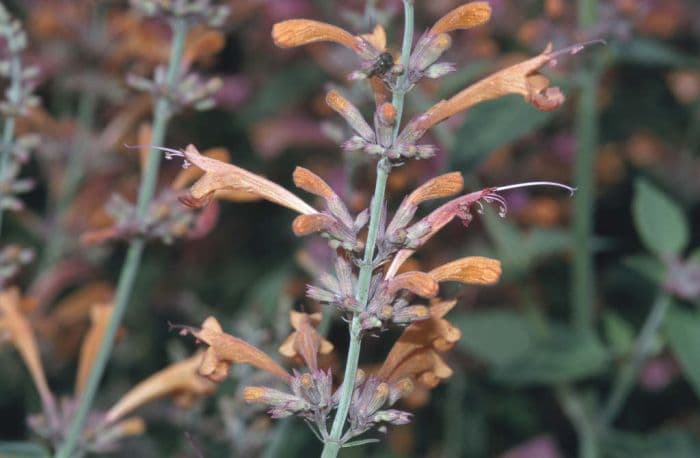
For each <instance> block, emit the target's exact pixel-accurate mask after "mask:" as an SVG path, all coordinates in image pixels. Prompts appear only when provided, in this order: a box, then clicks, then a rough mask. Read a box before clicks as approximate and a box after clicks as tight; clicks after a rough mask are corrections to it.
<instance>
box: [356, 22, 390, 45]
mask: <svg viewBox="0 0 700 458" xmlns="http://www.w3.org/2000/svg"><path fill="white" fill-rule="evenodd" d="M360 36H361V37H362V38H364V39H365V40H366V41H367V42H368V43H369V44H371V45H372V46H374V47H375V48H376V49H377V50H379V51H383V50H384V49H386V30H384V27H382V25H381V24H377V25H375V26H374V30H372V33H366V34H363V35H360Z"/></svg>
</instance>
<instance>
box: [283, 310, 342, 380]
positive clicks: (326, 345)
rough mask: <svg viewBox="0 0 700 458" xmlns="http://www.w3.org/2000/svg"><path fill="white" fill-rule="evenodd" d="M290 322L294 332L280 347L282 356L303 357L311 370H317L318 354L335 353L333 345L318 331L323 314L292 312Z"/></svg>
mask: <svg viewBox="0 0 700 458" xmlns="http://www.w3.org/2000/svg"><path fill="white" fill-rule="evenodd" d="M289 321H290V322H291V323H292V327H293V328H294V332H292V334H290V336H289V337H287V339H286V340H285V341H284V343H283V344H282V345H280V348H279V352H280V354H282V355H283V356H286V357H287V358H297V357H299V356H301V357H302V358H303V359H304V361H305V362H306V366H307V367H308V368H309V369H311V370H313V371H315V370H317V369H318V354H319V353H321V354H323V355H327V354H329V353H330V352H332V351H333V344H332V343H330V342H329V341H328V340H326V339H325V338H323V337H322V336H321V335H320V334H319V333H318V331H316V327H317V326H318V325H319V323H320V322H321V314H320V313H312V314H308V313H301V312H297V311H295V310H291V311H290V312H289Z"/></svg>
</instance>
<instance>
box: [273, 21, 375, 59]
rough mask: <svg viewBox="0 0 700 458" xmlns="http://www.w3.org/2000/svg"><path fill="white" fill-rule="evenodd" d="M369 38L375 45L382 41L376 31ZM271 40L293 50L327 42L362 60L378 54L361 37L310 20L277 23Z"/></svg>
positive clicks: (369, 43) (371, 45) (368, 42)
mask: <svg viewBox="0 0 700 458" xmlns="http://www.w3.org/2000/svg"><path fill="white" fill-rule="evenodd" d="M370 37H372V38H371V39H372V41H373V42H375V43H377V44H379V43H378V42H379V41H381V39H382V35H381V33H379V34H378V33H377V31H376V29H375V33H374V34H372V35H370ZM272 40H273V41H274V42H275V44H276V45H277V46H279V47H280V48H295V47H297V46H303V45H307V44H311V43H317V42H321V41H329V42H333V43H337V44H339V45H342V46H345V47H346V48H348V49H351V50H352V51H354V52H355V53H357V54H358V55H359V56H360V57H361V58H362V59H373V58H375V57H376V56H378V55H379V53H380V50H379V49H377V48H376V47H375V45H374V44H372V43H371V42H370V41H369V40H367V39H365V38H363V37H362V36H355V35H353V34H351V33H350V32H348V31H347V30H344V29H341V28H340V27H336V26H334V25H331V24H327V23H325V22H319V21H313V20H311V19H289V20H286V21H282V22H278V23H277V24H275V25H274V26H273V27H272ZM384 40H386V37H384Z"/></svg>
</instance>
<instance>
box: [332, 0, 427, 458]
mask: <svg viewBox="0 0 700 458" xmlns="http://www.w3.org/2000/svg"><path fill="white" fill-rule="evenodd" d="M403 6H404V16H405V21H404V34H403V45H402V47H401V62H402V63H404V64H406V63H407V62H408V59H409V56H410V54H411V43H412V41H413V0H404V2H403ZM407 73H408V72H407V71H404V73H403V74H402V75H401V76H400V77H399V78H398V80H397V82H396V85H397V88H398V90H397V91H395V92H394V95H393V98H392V104H393V105H394V107H395V108H396V130H395V131H394V140H396V136H397V134H398V129H399V126H400V124H401V117H402V114H403V99H404V95H405V94H406V91H405V85H406V76H407ZM390 170H391V163H390V162H389V160H388V159H387V158H383V159H381V160H380V161H379V162H378V163H377V180H376V182H375V186H374V195H373V196H372V203H371V205H370V219H369V228H368V231H367V241H366V242H365V253H364V257H363V259H362V265H361V267H360V273H359V275H358V279H357V290H356V291H355V299H357V302H358V304H359V305H360V307H365V306H366V305H367V299H368V296H369V285H370V280H371V279H372V272H373V271H374V266H373V260H374V250H375V246H376V243H377V235H378V234H379V221H380V219H381V213H382V208H383V207H384V193H385V191H386V182H387V179H388V178H389V172H390ZM361 345H362V323H361V321H360V314H359V313H355V314H354V315H353V317H352V322H351V323H350V346H349V348H348V356H347V360H346V362H345V374H344V376H343V385H342V387H341V394H340V401H339V402H338V410H337V411H336V414H335V418H334V419H333V426H332V427H331V433H330V436H329V438H328V440H327V441H326V443H325V444H324V447H323V453H322V454H321V457H322V458H335V457H336V456H337V455H338V452H339V451H340V448H341V446H342V444H341V437H342V435H343V428H344V426H345V420H346V419H347V416H348V411H349V410H350V402H351V401H352V394H353V390H354V388H355V377H356V375H357V365H358V362H359V360H360V347H361Z"/></svg>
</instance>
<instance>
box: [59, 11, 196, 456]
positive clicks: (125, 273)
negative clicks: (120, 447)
mask: <svg viewBox="0 0 700 458" xmlns="http://www.w3.org/2000/svg"><path fill="white" fill-rule="evenodd" d="M171 26H172V30H173V44H172V47H171V50H170V60H169V64H168V65H169V67H168V73H167V79H166V85H167V87H172V86H173V85H174V84H175V83H176V82H177V77H178V75H179V71H180V62H181V60H182V54H183V52H184V48H185V38H186V37H187V29H188V27H187V23H186V21H185V19H182V18H176V19H173V22H172V24H171ZM170 114H171V110H170V101H169V99H168V98H167V96H161V97H159V98H158V100H157V101H156V106H155V113H154V117H153V134H152V137H151V144H153V145H160V144H162V143H163V140H164V139H165V132H166V129H167V125H168V121H169V118H170ZM160 156H161V154H160V152H159V151H157V150H156V149H151V151H150V152H149V156H148V160H147V162H146V166H145V167H144V169H143V170H142V172H141V186H140V188H139V195H138V201H137V212H138V216H139V217H140V218H143V217H144V216H145V215H146V213H147V212H148V208H149V206H150V204H151V201H152V200H153V195H154V194H155V189H156V182H157V178H158V167H159V165H160ZM144 246H145V240H144V239H142V238H137V239H134V240H133V241H131V243H130V244H129V249H128V251H127V254H126V260H125V262H124V265H123V266H122V270H121V273H120V275H119V283H118V284H117V292H116V295H115V298H114V309H113V311H112V315H111V317H110V321H109V324H108V325H107V329H106V331H105V334H104V337H103V338H102V341H101V342H100V349H99V352H98V354H97V357H96V358H95V361H94V364H93V366H92V368H91V370H90V375H89V377H88V381H87V383H86V385H85V390H84V391H83V393H82V396H81V397H80V403H79V405H78V409H77V411H76V414H75V417H74V418H73V421H72V423H71V426H70V429H69V431H68V434H67V435H66V439H65V441H64V443H63V445H62V446H61V448H60V449H59V450H58V452H57V453H56V457H57V458H69V457H71V456H72V455H73V450H74V449H75V447H76V445H77V443H78V440H79V438H80V435H81V432H82V430H83V427H84V425H85V420H86V419H87V415H88V413H89V411H90V408H91V406H92V403H93V400H94V398H95V394H96V392H97V388H98V385H99V383H100V379H101V378H102V374H103V373H104V370H105V368H106V366H107V360H108V359H109V355H110V353H111V350H112V345H113V342H114V337H115V335H116V333H117V330H118V329H119V325H120V324H121V321H122V318H123V316H124V312H125V311H126V307H127V305H128V303H129V299H130V298H131V292H132V289H133V285H134V281H135V280H136V276H137V273H138V269H139V266H140V264H141V257H142V255H143V249H144Z"/></svg>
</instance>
